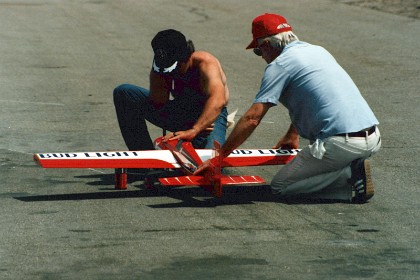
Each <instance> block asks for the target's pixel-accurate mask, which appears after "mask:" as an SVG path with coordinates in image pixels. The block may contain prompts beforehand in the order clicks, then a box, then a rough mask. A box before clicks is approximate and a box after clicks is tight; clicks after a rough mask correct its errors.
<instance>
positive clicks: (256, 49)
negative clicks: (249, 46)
mask: <svg viewBox="0 0 420 280" xmlns="http://www.w3.org/2000/svg"><path fill="white" fill-rule="evenodd" d="M253 51H254V53H255V54H256V55H258V56H262V51H261V49H260V48H254V49H253Z"/></svg>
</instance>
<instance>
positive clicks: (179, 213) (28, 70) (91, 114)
mask: <svg viewBox="0 0 420 280" xmlns="http://www.w3.org/2000/svg"><path fill="white" fill-rule="evenodd" d="M345 2H346V1H340V2H337V1H333V0H330V1H329V0H298V1H277V0H271V1H249V0H241V1H239V0H236V1H233V0H223V1H221V0H214V1H204V0H196V1H192V0H180V1H166V0H154V1H134V0H131V1H110V0H73V1H58V0H32V1H24V0H19V1H3V0H0V26H1V28H0V54H1V55H0V104H1V105H0V108H1V109H0V110H1V111H0V117H1V123H0V164H1V167H0V177H1V189H0V225H1V227H0V279H419V278H420V241H419V240H420V234H419V221H420V215H419V201H420V189H419V183H418V182H419V170H420V168H419V165H420V164H419V162H420V161H419V156H420V152H419V144H418V134H419V131H420V130H419V119H420V116H419V95H420V94H419V77H420V75H419V74H420V67H419V65H420V59H419V57H420V55H419V42H420V21H419V20H418V19H414V18H409V17H404V16H399V15H394V14H389V13H383V12H380V11H375V10H371V9H366V8H363V7H357V6H351V5H346V3H345ZM264 12H272V13H280V14H283V15H284V16H285V17H286V18H287V19H288V20H289V23H290V24H291V25H292V26H293V28H294V31H295V33H296V35H297V36H298V37H299V38H300V40H303V41H307V42H310V43H314V44H319V45H322V46H324V47H325V48H326V49H328V50H329V51H330V52H331V53H332V54H333V55H334V56H335V58H336V59H337V61H338V62H339V63H340V64H341V65H342V66H343V67H344V68H345V69H346V70H347V71H348V73H349V74H350V75H351V76H352V78H353V79H354V81H355V82H356V84H357V85H358V86H359V88H360V90H361V92H362V94H363V96H364V97H365V99H366V100H367V101H368V103H369V104H370V105H371V107H372V109H373V111H374V112H375V114H376V116H377V118H378V119H379V121H380V130H381V133H382V137H383V146H382V150H381V151H380V152H379V153H378V154H377V155H375V156H374V157H373V158H372V166H373V173H374V179H375V186H376V194H375V196H374V198H373V199H372V200H371V201H370V202H369V203H366V204H362V205H353V204H347V203H338V202H328V203H326V202H323V203H320V202H307V201H297V202H293V203H290V202H289V203H287V202H279V201H277V200H275V199H274V198H273V197H272V195H271V194H270V192H269V190H268V188H267V186H266V185H262V186H257V187H236V188H229V189H226V190H225V195H224V197H223V198H222V199H220V200H219V199H215V198H213V197H211V196H210V195H209V194H208V193H207V192H205V191H204V190H201V189H197V188H180V189H171V190H167V189H163V188H158V189H157V190H150V189H146V188H144V186H143V182H142V181H141V180H130V182H129V185H128V189H127V190H125V191H116V190H114V182H113V170H108V169H42V168H40V167H38V166H36V165H35V163H34V162H33V160H32V155H33V154H34V153H41V152H85V151H106V150H123V149H126V147H125V145H124V142H123V140H122V138H121V135H120V133H119V128H118V124H117V120H116V116H115V111H114V108H113V102H112V91H113V89H114V87H115V86H117V85H119V84H121V83H133V84H137V85H140V86H144V87H148V72H149V70H150V67H151V63H152V49H151V47H150V41H151V39H152V38H153V36H154V35H155V34H156V33H157V32H158V31H160V30H162V29H166V28H174V29H178V30H180V31H182V32H183V33H184V34H185V35H186V36H187V37H188V38H189V39H191V40H193V42H194V44H195V46H196V48H197V49H200V50H207V51H210V52H212V53H213V54H214V55H216V56H217V57H218V58H219V59H220V61H221V63H222V65H223V68H224V70H225V72H226V75H227V77H228V84H229V88H230V91H231V100H230V103H229V110H231V111H233V110H235V109H236V108H238V114H237V117H236V119H239V117H240V116H241V115H242V114H243V113H244V112H245V111H246V110H247V108H248V107H249V105H250V104H251V102H252V100H253V97H254V96H255V93H256V91H257V90H258V87H259V84H260V80H261V77H262V73H263V71H264V67H265V65H266V64H265V62H264V61H263V60H262V59H261V58H258V57H256V56H255V55H254V54H253V53H252V51H246V50H245V47H246V46H247V44H248V43H249V42H250V40H251V21H252V19H253V18H254V17H255V16H257V15H259V14H261V13H264ZM288 125H289V119H288V114H287V111H286V110H285V109H284V108H282V107H281V106H278V107H275V108H273V109H271V110H270V111H269V113H268V114H267V115H266V117H265V118H264V121H263V122H262V124H261V125H260V126H259V127H258V128H257V130H256V131H255V133H254V134H253V135H252V136H251V138H250V139H249V140H248V141H247V142H246V143H244V144H243V145H242V147H244V148H269V147H271V146H272V145H273V144H275V143H276V142H277V141H278V138H279V137H280V136H281V135H282V134H283V133H284V132H285V130H286V129H287V127H288ZM151 131H152V135H153V136H156V137H157V136H159V135H160V133H161V130H159V129H156V128H153V127H151ZM306 143H307V142H306V141H305V140H303V141H302V145H305V144H306ZM278 168H280V167H256V168H242V169H239V168H237V169H233V170H232V171H231V172H233V173H237V174H248V175H254V174H255V175H259V176H262V177H263V178H265V179H266V180H267V181H269V180H270V178H271V177H272V176H273V174H274V173H275V172H276V170H277V169H278Z"/></svg>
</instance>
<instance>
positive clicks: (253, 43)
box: [246, 39, 257, 50]
mask: <svg viewBox="0 0 420 280" xmlns="http://www.w3.org/2000/svg"><path fill="white" fill-rule="evenodd" d="M256 47H257V40H255V39H253V40H252V42H251V43H250V44H249V45H248V47H246V49H247V50H248V49H255V48H256Z"/></svg>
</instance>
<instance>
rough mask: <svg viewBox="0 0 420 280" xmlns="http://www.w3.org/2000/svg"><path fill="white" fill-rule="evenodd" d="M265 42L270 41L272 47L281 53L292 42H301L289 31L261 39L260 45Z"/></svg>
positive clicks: (259, 40)
mask: <svg viewBox="0 0 420 280" xmlns="http://www.w3.org/2000/svg"><path fill="white" fill-rule="evenodd" d="M264 40H265V41H268V42H269V43H270V45H271V46H272V47H274V48H277V49H279V50H280V51H281V50H282V49H283V48H284V47H285V46H286V45H287V44H289V43H290V42H293V41H299V38H298V37H297V36H296V35H295V34H294V33H293V32H292V31H287V32H282V33H278V34H274V35H271V36H268V37H264V38H259V39H258V43H259V44H260V43H261V42H262V41H264Z"/></svg>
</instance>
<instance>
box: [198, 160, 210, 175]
mask: <svg viewBox="0 0 420 280" xmlns="http://www.w3.org/2000/svg"><path fill="white" fill-rule="evenodd" d="M201 173H210V174H213V173H214V164H213V163H212V160H211V159H209V160H206V161H205V162H203V163H202V164H201V165H200V166H199V167H198V168H197V170H196V171H195V172H194V175H199V174H201Z"/></svg>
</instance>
